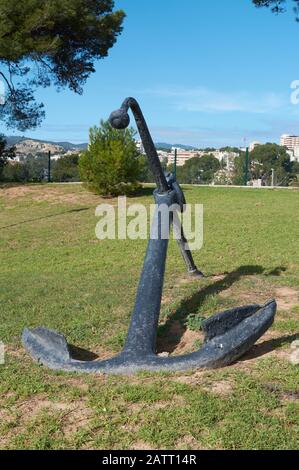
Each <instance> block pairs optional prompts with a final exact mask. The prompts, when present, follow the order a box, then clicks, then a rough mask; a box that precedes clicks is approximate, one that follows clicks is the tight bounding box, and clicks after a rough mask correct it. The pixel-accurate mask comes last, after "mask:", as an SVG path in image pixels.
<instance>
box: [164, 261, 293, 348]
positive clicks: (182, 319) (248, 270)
mask: <svg viewBox="0 0 299 470" xmlns="http://www.w3.org/2000/svg"><path fill="white" fill-rule="evenodd" d="M284 271H286V268H285V267H283V266H278V267H276V268H275V269H273V270H272V271H271V272H268V273H267V272H266V269H265V268H263V267H262V266H258V265H252V266H251V265H248V266H240V267H239V268H238V269H236V270H235V271H232V272H231V273H224V277H222V278H221V279H219V280H217V281H216V282H214V283H213V284H210V285H208V286H206V287H204V288H202V289H200V290H199V291H197V292H195V293H194V294H193V295H192V296H191V297H189V298H187V299H185V300H182V301H181V303H180V306H179V308H178V309H177V310H176V311H175V313H174V314H173V315H172V316H171V317H170V318H168V320H167V321H166V323H165V324H164V325H161V326H160V327H159V328H158V340H157V352H158V353H162V352H168V353H172V352H173V351H174V350H175V349H176V347H177V346H178V344H179V343H180V340H181V338H182V336H183V335H184V333H185V331H186V330H187V325H186V320H187V318H188V316H189V315H190V314H191V313H194V312H196V311H197V309H198V308H199V307H200V306H201V305H202V304H203V303H204V301H205V300H206V299H207V298H208V297H209V296H212V295H217V294H219V293H220V292H222V291H225V290H227V289H229V288H230V287H231V286H232V285H233V284H234V283H235V282H237V281H238V280H239V279H240V278H242V277H243V276H254V275H261V274H263V275H264V276H280V274H281V273H282V272H284ZM211 277H213V276H211ZM215 313H216V312H215ZM174 323H175V325H176V328H175V337H174V336H173V335H172V327H173V325H174Z"/></svg>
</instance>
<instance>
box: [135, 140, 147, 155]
mask: <svg viewBox="0 0 299 470" xmlns="http://www.w3.org/2000/svg"><path fill="white" fill-rule="evenodd" d="M135 142H136V147H137V150H138V152H139V153H141V154H142V155H145V150H144V147H143V143H142V142H141V140H136V141H135Z"/></svg>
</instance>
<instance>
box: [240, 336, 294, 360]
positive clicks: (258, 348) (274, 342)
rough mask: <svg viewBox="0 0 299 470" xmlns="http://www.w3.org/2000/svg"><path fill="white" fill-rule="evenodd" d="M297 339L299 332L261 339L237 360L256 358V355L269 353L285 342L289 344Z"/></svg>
mask: <svg viewBox="0 0 299 470" xmlns="http://www.w3.org/2000/svg"><path fill="white" fill-rule="evenodd" d="M297 339H299V333H297V334H293V335H287V336H281V337H280V338H275V339H270V340H267V341H263V342H262V343H259V344H255V345H254V346H253V348H252V349H251V350H250V351H249V352H248V353H246V354H245V355H244V356H243V357H241V358H240V359H239V361H250V360H251V359H257V358H258V357H261V356H264V355H265V354H269V353H270V352H272V351H275V349H277V348H280V347H281V346H284V345H285V344H291V343H292V342H293V341H296V340H297Z"/></svg>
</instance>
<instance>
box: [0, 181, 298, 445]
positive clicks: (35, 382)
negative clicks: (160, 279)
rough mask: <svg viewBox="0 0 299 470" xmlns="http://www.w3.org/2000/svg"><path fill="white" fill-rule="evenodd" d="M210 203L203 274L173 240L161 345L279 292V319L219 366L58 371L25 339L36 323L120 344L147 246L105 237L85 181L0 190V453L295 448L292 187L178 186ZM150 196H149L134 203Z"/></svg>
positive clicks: (169, 348)
mask: <svg viewBox="0 0 299 470" xmlns="http://www.w3.org/2000/svg"><path fill="white" fill-rule="evenodd" d="M186 197H187V200H188V202H193V203H195V202H198V203H203V204H204V211H205V228H204V232H205V233H204V236H205V239H204V247H203V249H202V250H201V251H198V252H196V253H195V259H196V262H197V264H198V266H199V267H200V268H202V269H203V270H204V272H205V273H206V274H207V276H208V277H207V279H205V280H200V281H199V280H192V279H189V278H188V276H187V275H186V274H185V270H184V265H183V261H182V260H181V257H180V254H179V252H178V249H177V246H176V244H175V242H174V241H171V242H170V248H169V257H168V262H167V269H166V279H165V288H164V293H163V305H162V312H161V324H160V327H159V338H158V352H169V353H170V354H183V353H186V352H190V351H192V350H194V348H197V347H198V346H199V344H200V342H201V341H202V335H201V332H200V320H201V318H202V317H207V316H209V315H211V314H212V313H214V312H216V311H219V310H222V309H225V308H227V307H230V306H237V305H242V304H247V303H252V302H253V303H254V302H264V301H266V300H268V299H271V298H273V297H275V298H276V299H277V301H278V314H277V319H276V322H275V324H274V326H273V327H272V328H271V330H269V331H268V332H267V333H266V335H265V336H264V337H263V338H262V339H261V340H260V342H259V343H258V344H257V345H256V346H255V347H254V348H253V349H252V350H251V351H250V352H249V353H248V354H247V356H246V357H243V358H242V359H241V360H240V361H239V362H238V363H236V364H234V365H232V366H231V367H227V368H224V369H221V370H216V371H194V372H192V373H191V372H190V373H176V374H152V375H151V374H139V375H138V376H133V377H118V376H110V377H106V376H100V375H99V376H92V375H76V374H64V373H56V372H52V371H49V370H47V369H46V368H43V367H41V366H38V365H37V364H35V363H34V362H33V361H32V360H31V358H30V357H29V356H28V355H27V353H26V352H25V351H24V349H23V348H22V345H21V343H20V336H21V332H22V329H23V327H24V326H29V327H33V326H38V325H43V326H46V327H49V328H54V329H57V330H59V331H60V332H62V333H64V334H65V335H66V336H67V338H68V340H69V342H70V343H72V344H75V345H76V346H79V347H81V348H84V349H89V350H92V351H93V352H94V353H95V354H97V355H98V356H99V357H101V358H103V357H110V356H111V355H114V354H115V353H116V352H118V351H119V350H120V349H121V347H122V345H123V342H124V339H125V336H126V332H127V328H128V324H129V320H130V315H131V311H132V307H133V303H134V296H135V290H136V286H137V282H138V278H139V274H140V270H141V266H142V262H143V256H144V252H145V248H146V241H142V240H141V241H140V240H139V241H130V240H127V241H117V240H116V241H108V240H105V241H99V240H97V239H96V237H95V225H96V222H97V220H98V219H97V218H96V217H95V207H96V206H97V204H99V203H100V202H101V199H100V198H99V197H97V196H94V195H92V194H90V193H88V192H87V191H86V190H85V189H84V188H83V187H81V186H80V185H51V186H48V185H44V186H23V187H22V186H21V187H11V186H2V187H0V235H1V236H0V261H1V271H0V305H1V309H0V340H2V341H3V342H4V343H5V345H6V361H5V364H4V365H0V448H2V449H7V448H8V449H16V448H17V449H66V448H68V449H157V448H158V449H174V448H175V449H299V366H293V365H291V364H290V362H289V356H290V345H291V343H292V342H293V341H294V340H295V339H296V338H299V250H298V236H299V191H288V190H274V191H272V190H271V191H270V190H246V189H222V188H190V187H188V188H187V189H186ZM130 201H131V202H132V203H133V202H144V203H146V204H149V203H151V202H152V197H151V196H150V195H149V194H146V192H145V195H143V196H140V197H138V198H132V199H131V200H130Z"/></svg>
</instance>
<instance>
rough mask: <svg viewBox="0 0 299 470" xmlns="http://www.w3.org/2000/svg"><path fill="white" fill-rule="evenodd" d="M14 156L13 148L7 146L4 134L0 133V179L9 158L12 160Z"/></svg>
mask: <svg viewBox="0 0 299 470" xmlns="http://www.w3.org/2000/svg"><path fill="white" fill-rule="evenodd" d="M15 156H16V155H15V148H14V147H8V146H7V142H6V140H5V138H4V136H2V135H0V179H1V177H2V173H3V170H4V167H5V166H6V165H7V164H8V162H9V160H13V159H14V158H15Z"/></svg>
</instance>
